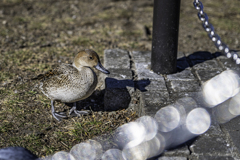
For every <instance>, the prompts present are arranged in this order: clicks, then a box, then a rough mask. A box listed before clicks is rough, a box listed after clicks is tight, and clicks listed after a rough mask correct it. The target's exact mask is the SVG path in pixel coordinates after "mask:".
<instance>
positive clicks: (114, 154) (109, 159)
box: [102, 149, 125, 160]
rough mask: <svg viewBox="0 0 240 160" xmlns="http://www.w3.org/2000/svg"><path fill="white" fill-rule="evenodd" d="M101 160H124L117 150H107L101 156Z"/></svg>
mask: <svg viewBox="0 0 240 160" xmlns="http://www.w3.org/2000/svg"><path fill="white" fill-rule="evenodd" d="M102 160H125V159H124V158H123V155H122V151H121V150H119V149H109V150H107V151H106V152H105V153H104V154H103V156H102Z"/></svg>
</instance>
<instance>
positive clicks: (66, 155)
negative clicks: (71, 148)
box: [52, 151, 76, 160]
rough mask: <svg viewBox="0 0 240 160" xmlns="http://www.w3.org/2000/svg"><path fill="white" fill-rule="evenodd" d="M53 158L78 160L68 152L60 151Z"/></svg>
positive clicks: (54, 159)
mask: <svg viewBox="0 0 240 160" xmlns="http://www.w3.org/2000/svg"><path fill="white" fill-rule="evenodd" d="M52 160H76V159H75V158H74V157H73V156H72V155H71V154H69V153H68V152H64V151H60V152H57V153H55V154H54V155H53V156H52Z"/></svg>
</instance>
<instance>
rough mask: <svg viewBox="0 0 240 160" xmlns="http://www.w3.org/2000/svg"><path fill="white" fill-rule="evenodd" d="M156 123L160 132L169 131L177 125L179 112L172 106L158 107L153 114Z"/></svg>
mask: <svg viewBox="0 0 240 160" xmlns="http://www.w3.org/2000/svg"><path fill="white" fill-rule="evenodd" d="M154 118H155V119H156V121H157V123H158V129H159V130H160V131H162V132H169V131H172V130H174V129H175V128H177V127H178V125H179V122H180V113H179V111H178V110H177V109H176V108H175V107H173V106H171V105H170V106H166V107H164V108H162V109H160V110H159V111H158V112H157V113H156V114H155V116H154Z"/></svg>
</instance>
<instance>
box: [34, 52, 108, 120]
mask: <svg viewBox="0 0 240 160" xmlns="http://www.w3.org/2000/svg"><path fill="white" fill-rule="evenodd" d="M93 68H96V69H97V70H99V71H101V72H103V73H105V74H109V73H110V72H109V71H108V70H106V69H105V68H104V67H103V66H102V65H101V62H100V60H99V57H98V55H97V53H96V52H94V51H93V50H90V49H85V50H82V51H80V52H79V53H78V54H77V56H76V57H75V58H74V62H73V64H72V65H70V64H61V65H60V66H59V67H58V68H56V69H53V70H50V71H49V72H47V73H45V74H44V75H39V76H37V77H36V78H34V79H39V80H40V87H39V88H40V89H41V91H42V92H43V93H44V94H45V95H46V96H47V97H48V98H50V99H51V109H52V115H53V117H54V118H55V119H57V120H58V121H60V119H59V117H60V118H65V117H67V116H66V115H63V114H59V113H56V112H55V109H54V102H55V101H61V102H66V103H72V102H74V106H73V107H72V108H71V110H70V113H69V114H71V113H72V112H74V113H75V114H77V115H80V114H87V113H88V112H86V111H77V110H76V101H79V100H83V99H85V98H87V97H89V96H90V95H91V94H92V93H93V91H94V90H95V88H96V86H97V75H96V73H95V72H94V69H93Z"/></svg>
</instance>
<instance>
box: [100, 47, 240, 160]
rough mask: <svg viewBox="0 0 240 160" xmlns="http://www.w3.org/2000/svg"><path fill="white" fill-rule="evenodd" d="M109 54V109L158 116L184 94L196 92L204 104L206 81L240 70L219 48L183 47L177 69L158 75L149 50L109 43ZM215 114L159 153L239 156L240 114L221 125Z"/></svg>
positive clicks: (220, 159) (222, 159) (199, 159)
mask: <svg viewBox="0 0 240 160" xmlns="http://www.w3.org/2000/svg"><path fill="white" fill-rule="evenodd" d="M104 56H105V57H104V66H105V67H106V68H107V69H109V70H110V72H111V74H110V75H109V77H107V78H106V81H105V89H106V92H105V100H104V105H105V109H106V110H117V109H123V108H132V109H134V110H136V111H137V113H138V115H139V116H143V115H150V116H154V114H155V113H156V111H158V110H159V109H160V108H162V107H164V106H166V105H168V104H171V103H173V102H174V101H176V100H177V99H179V98H182V97H188V96H190V97H194V99H195V100H196V102H197V103H199V104H200V103H201V101H202V99H201V96H200V95H199V92H200V91H201V85H202V84H203V83H204V82H205V81H207V80H209V79H211V78H212V77H214V76H216V75H218V74H219V73H221V72H222V71H224V70H226V69H235V70H240V68H239V66H238V65H236V64H235V63H234V62H233V61H232V60H230V59H228V58H226V57H225V56H222V55H220V54H219V53H213V54H211V53H209V52H196V53H189V54H187V53H179V54H178V60H177V68H178V73H176V74H171V75H157V74H155V73H153V72H152V71H151V70H150V58H151V53H150V52H139V51H131V52H130V51H125V50H121V49H109V50H105V55H104ZM209 112H212V110H209ZM210 114H211V113H210ZM211 118H212V124H211V127H210V129H209V130H208V131H207V132H206V133H204V134H202V135H200V136H198V137H197V138H195V139H193V140H191V141H188V142H186V143H185V144H183V145H182V146H181V147H177V148H174V149H173V150H171V151H167V152H165V153H163V154H162V155H161V156H160V157H158V158H155V159H158V160H175V159H176V160H181V159H182V160H184V159H186V160H187V159H193V160H195V159H196V160H232V159H235V160H237V159H240V117H237V118H235V119H232V120H231V121H230V122H227V123H225V124H222V125H219V124H218V123H217V122H216V120H215V118H214V117H211Z"/></svg>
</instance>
